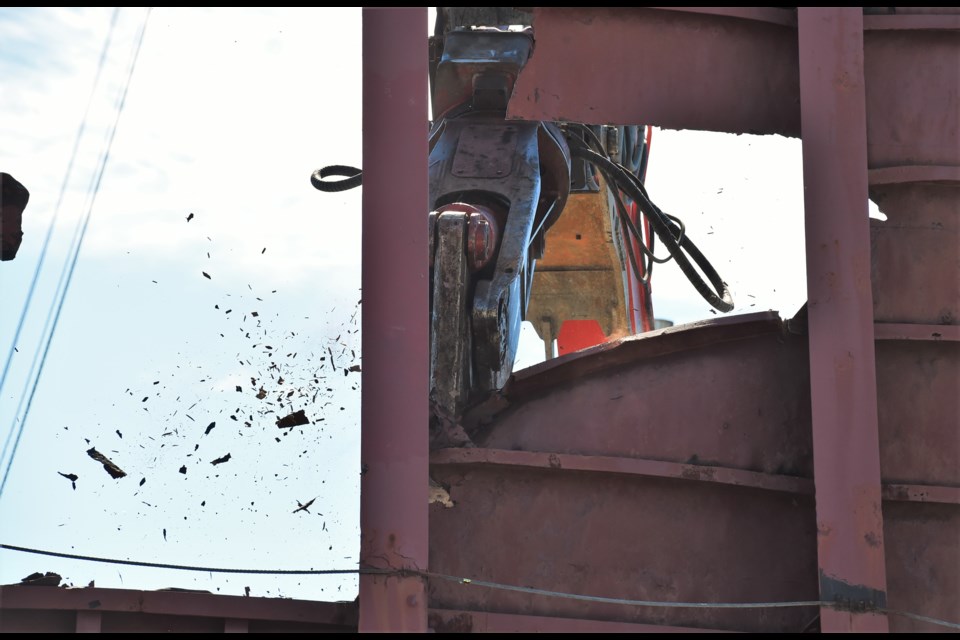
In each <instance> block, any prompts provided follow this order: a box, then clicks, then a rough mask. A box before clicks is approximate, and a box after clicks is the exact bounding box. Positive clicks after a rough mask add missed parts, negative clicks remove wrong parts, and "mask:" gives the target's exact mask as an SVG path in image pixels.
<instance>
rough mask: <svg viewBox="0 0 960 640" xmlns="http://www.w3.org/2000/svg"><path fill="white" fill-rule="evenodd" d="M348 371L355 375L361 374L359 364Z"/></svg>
mask: <svg viewBox="0 0 960 640" xmlns="http://www.w3.org/2000/svg"><path fill="white" fill-rule="evenodd" d="M347 371H351V372H353V373H360V365H358V364H355V365H352V366H351V367H350V368H349V369H347Z"/></svg>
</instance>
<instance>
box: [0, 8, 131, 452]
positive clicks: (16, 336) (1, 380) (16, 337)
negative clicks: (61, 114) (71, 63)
mask: <svg viewBox="0 0 960 640" xmlns="http://www.w3.org/2000/svg"><path fill="white" fill-rule="evenodd" d="M119 14H120V8H119V7H117V8H115V9H114V10H113V16H112V17H111V19H110V28H109V30H108V31H107V37H106V40H105V41H104V44H103V51H102V52H101V53H100V62H99V63H98V64H97V73H96V75H95V76H94V78H93V88H92V89H91V90H90V97H89V98H88V99H87V107H86V109H84V112H83V118H82V119H81V120H80V127H79V128H78V129H77V136H76V138H75V139H74V141H73V150H72V151H71V152H70V161H69V162H68V163H67V170H66V173H64V176H63V182H62V183H61V185H60V195H59V196H58V197H57V204H56V206H55V207H54V209H53V218H52V219H51V220H50V226H49V228H48V229H47V235H46V237H45V238H44V240H43V246H42V248H41V249H40V258H39V259H38V261H37V267H36V269H34V272H33V280H31V281H30V287H29V288H28V289H27V299H26V300H25V301H24V304H23V309H22V310H21V312H20V319H19V320H18V321H17V329H16V331H14V333H13V341H12V342H11V343H10V350H9V351H8V352H7V359H6V362H5V363H4V365H3V374H2V375H0V394H2V393H3V387H4V384H5V383H6V381H7V374H8V373H9V372H10V364H11V363H12V362H13V354H14V350H15V349H16V346H17V343H19V342H20V333H21V331H22V330H23V323H24V320H26V317H27V313H28V312H29V310H30V303H31V302H32V301H33V294H34V293H35V291H36V288H37V280H39V278H40V270H41V269H42V268H43V263H44V260H45V259H46V256H47V249H48V248H49V246H50V239H51V237H52V236H53V230H54V229H55V228H56V226H57V218H58V216H59V215H60V205H61V204H63V197H64V194H65V193H66V191H67V184H69V182H70V175H71V174H72V173H73V163H74V161H75V160H76V158H77V151H78V150H79V148H80V140H81V139H82V138H83V134H84V131H85V130H86V127H87V119H88V117H89V115H90V106H91V105H92V104H93V97H94V95H96V92H97V86H98V85H99V84H100V75H101V73H102V72H103V67H104V65H105V63H106V60H107V51H109V49H110V42H111V41H112V39H113V31H114V27H116V24H117V16H118V15H119ZM34 364H36V361H34ZM32 376H33V366H31V368H30V373H29V374H28V376H27V380H29V379H30V378H31V377H32ZM17 413H18V414H19V413H20V409H19V407H18V409H17ZM12 435H13V428H12V427H11V429H10V431H8V432H7V437H6V438H5V439H4V442H3V452H2V454H0V461H3V460H5V459H6V457H7V448H8V447H9V445H10V437H11V436H12Z"/></svg>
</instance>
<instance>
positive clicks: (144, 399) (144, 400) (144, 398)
mask: <svg viewBox="0 0 960 640" xmlns="http://www.w3.org/2000/svg"><path fill="white" fill-rule="evenodd" d="M149 397H150V396H143V400H141V401H140V402H146V401H147V398H149Z"/></svg>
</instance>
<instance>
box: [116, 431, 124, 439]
mask: <svg viewBox="0 0 960 640" xmlns="http://www.w3.org/2000/svg"><path fill="white" fill-rule="evenodd" d="M117 435H118V436H120V438H121V439H123V434H122V433H120V429H117Z"/></svg>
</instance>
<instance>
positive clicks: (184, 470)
mask: <svg viewBox="0 0 960 640" xmlns="http://www.w3.org/2000/svg"><path fill="white" fill-rule="evenodd" d="M180 473H182V474H183V475H187V465H183V466H182V467H180Z"/></svg>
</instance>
